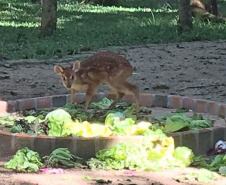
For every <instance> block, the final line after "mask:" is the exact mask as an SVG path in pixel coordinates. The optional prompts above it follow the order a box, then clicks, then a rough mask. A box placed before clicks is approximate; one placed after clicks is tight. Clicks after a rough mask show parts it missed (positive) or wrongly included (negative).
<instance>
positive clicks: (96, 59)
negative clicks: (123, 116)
mask: <svg viewBox="0 0 226 185" xmlns="http://www.w3.org/2000/svg"><path fill="white" fill-rule="evenodd" d="M54 71H55V72H56V73H57V74H58V75H60V76H61V79H62V82H63V85H64V86H65V87H66V88H68V89H70V90H71V101H70V103H72V104H73V103H74V93H75V91H86V100H85V106H84V109H85V110H87V107H88V105H89V102H90V100H91V98H92V96H93V95H94V94H95V93H96V91H97V89H98V87H99V85H100V84H103V83H106V84H107V85H108V86H109V87H110V88H111V89H113V90H114V91H115V92H116V95H117V96H116V99H115V101H114V102H113V103H112V105H111V106H110V108H113V107H114V106H115V105H116V103H117V102H118V101H119V100H120V99H121V98H122V97H123V96H124V95H125V94H133V95H134V97H135V102H136V114H137V115H138V111H139V89H138V87H137V86H136V85H134V84H131V83H130V82H128V81H127V79H128V78H129V77H130V76H131V75H132V73H133V67H132V65H131V64H130V63H129V61H128V60H126V59H125V58H124V57H122V56H120V55H118V54H116V53H112V52H100V53H96V54H94V55H93V56H91V57H89V58H88V59H86V60H84V61H82V62H81V63H80V62H79V61H76V62H75V63H74V64H73V65H72V66H70V67H66V68H63V67H61V66H58V65H57V66H55V67H54Z"/></svg>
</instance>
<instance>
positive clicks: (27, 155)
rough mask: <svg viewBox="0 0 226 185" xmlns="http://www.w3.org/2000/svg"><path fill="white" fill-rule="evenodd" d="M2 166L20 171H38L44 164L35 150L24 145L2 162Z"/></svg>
mask: <svg viewBox="0 0 226 185" xmlns="http://www.w3.org/2000/svg"><path fill="white" fill-rule="evenodd" d="M4 167H5V168H8V169H13V170H16V171H20V172H38V171H39V168H41V167H44V164H43V163H42V162H41V158H40V156H39V154H38V153H37V152H34V151H32V150H30V149H29V148H27V147H25V148H22V149H20V150H18V151H17V152H16V154H15V155H14V156H13V158H12V159H11V160H10V161H8V162H7V163H5V164H4Z"/></svg>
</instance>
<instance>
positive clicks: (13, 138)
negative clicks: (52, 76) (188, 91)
mask: <svg viewBox="0 0 226 185" xmlns="http://www.w3.org/2000/svg"><path fill="white" fill-rule="evenodd" d="M104 96H106V97H108V98H112V96H113V94H103V93H100V94H97V95H96V96H95V97H94V98H93V101H94V100H95V101H98V100H101V99H102V98H103V97H104ZM69 99H70V95H61V96H47V97H38V98H29V99H22V100H16V101H7V102H6V101H0V115H3V114H6V113H7V112H15V111H20V110H28V109H39V108H51V107H60V106H63V105H65V104H66V103H68V102H69ZM75 100H76V101H77V102H78V103H82V102H84V100H85V94H77V95H76V97H75ZM123 101H127V102H130V103H131V102H133V97H132V96H125V97H124V98H123ZM140 105H143V106H148V107H165V108H188V109H192V110H194V111H196V112H199V113H209V114H213V115H216V116H220V117H223V118H226V104H222V103H218V102H213V101H207V100H200V99H194V98H191V97H182V96H175V95H158V94H156V95H153V94H142V95H141V97H140ZM169 136H172V137H173V138H174V140H175V145H176V146H182V145H184V146H188V147H190V148H191V149H192V150H193V151H194V153H195V154H196V155H198V154H205V153H206V152H207V151H208V150H209V149H210V148H213V147H214V145H215V143H216V142H217V141H218V140H220V139H221V140H226V124H225V126H221V127H212V128H208V129H202V130H199V131H186V132H177V133H171V134H169ZM142 139H143V137H142V136H110V137H95V138H82V137H50V136H36V135H32V136H30V135H28V134H19V133H10V132H6V131H2V130H0V157H3V156H9V155H13V154H14V153H15V152H16V151H17V150H18V149H20V148H23V147H25V146H27V147H29V148H30V149H32V150H35V151H37V152H39V153H40V155H41V156H44V155H49V154H50V153H51V152H52V151H53V150H54V149H55V148H58V147H67V148H69V150H70V151H71V152H72V153H73V154H75V155H77V156H79V157H83V158H90V157H93V156H95V153H96V152H97V151H99V150H100V149H103V148H108V147H110V146H113V145H115V144H116V143H119V142H122V141H123V142H125V141H135V142H136V143H137V142H142Z"/></svg>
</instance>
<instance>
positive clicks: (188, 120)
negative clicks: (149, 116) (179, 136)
mask: <svg viewBox="0 0 226 185" xmlns="http://www.w3.org/2000/svg"><path fill="white" fill-rule="evenodd" d="M155 119H156V120H157V121H159V122H160V123H161V124H163V125H164V126H165V132H176V131H179V130H182V129H183V130H199V129H202V128H208V127H211V126H213V123H212V121H211V120H208V119H203V117H202V116H200V115H198V114H194V115H193V116H192V117H188V116H186V115H185V114H184V113H181V112H179V113H178V112H176V113H171V114H167V115H166V116H156V117H155Z"/></svg>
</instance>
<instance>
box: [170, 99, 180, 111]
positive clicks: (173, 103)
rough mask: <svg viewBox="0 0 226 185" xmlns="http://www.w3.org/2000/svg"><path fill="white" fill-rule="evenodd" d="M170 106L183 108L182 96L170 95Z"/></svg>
mask: <svg viewBox="0 0 226 185" xmlns="http://www.w3.org/2000/svg"><path fill="white" fill-rule="evenodd" d="M170 108H173V109H178V108H182V97H181V96H170Z"/></svg>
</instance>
